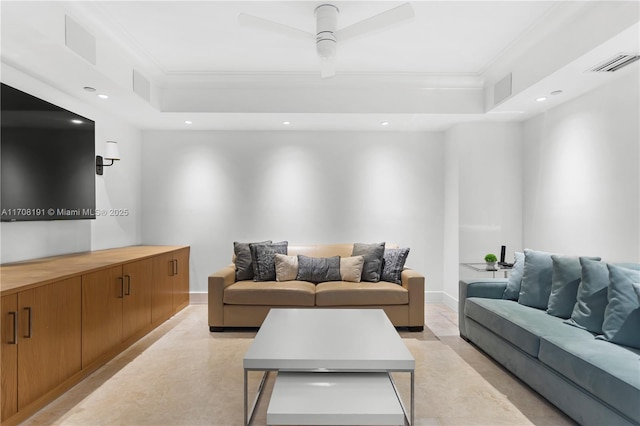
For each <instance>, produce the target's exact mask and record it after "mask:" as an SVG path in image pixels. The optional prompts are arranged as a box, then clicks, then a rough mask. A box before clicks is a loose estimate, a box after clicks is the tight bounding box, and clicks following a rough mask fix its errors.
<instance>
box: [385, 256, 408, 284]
mask: <svg viewBox="0 0 640 426" xmlns="http://www.w3.org/2000/svg"><path fill="white" fill-rule="evenodd" d="M407 256H409V249H408V248H397V249H389V248H388V249H385V251H384V255H383V257H382V278H381V281H388V282H390V283H396V284H402V279H401V275H402V270H403V269H404V264H405V262H406V261H407Z"/></svg>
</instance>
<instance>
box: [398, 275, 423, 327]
mask: <svg viewBox="0 0 640 426" xmlns="http://www.w3.org/2000/svg"><path fill="white" fill-rule="evenodd" d="M400 279H401V281H402V287H404V288H406V289H407V290H408V291H409V327H411V328H414V329H416V330H418V329H422V328H423V327H424V275H422V274H421V273H419V272H416V271H414V270H413V269H409V268H405V269H404V270H403V271H402V274H401V275H400Z"/></svg>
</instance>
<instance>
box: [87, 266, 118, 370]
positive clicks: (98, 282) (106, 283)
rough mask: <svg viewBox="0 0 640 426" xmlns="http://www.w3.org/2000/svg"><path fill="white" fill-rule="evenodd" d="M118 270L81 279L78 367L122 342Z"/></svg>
mask: <svg viewBox="0 0 640 426" xmlns="http://www.w3.org/2000/svg"><path fill="white" fill-rule="evenodd" d="M123 298H124V278H123V276H122V266H116V267H113V268H109V269H104V270H101V271H97V272H92V273H90V274H86V275H83V276H82V366H83V367H86V366H88V365H89V364H91V363H92V362H93V361H95V360H96V359H97V358H98V357H100V355H102V354H104V353H106V352H108V351H109V350H110V349H112V348H114V347H115V346H117V345H118V344H120V343H121V342H122V300H123Z"/></svg>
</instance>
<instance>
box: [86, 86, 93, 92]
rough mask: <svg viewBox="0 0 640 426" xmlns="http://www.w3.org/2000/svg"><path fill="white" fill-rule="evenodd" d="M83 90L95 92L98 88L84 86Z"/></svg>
mask: <svg viewBox="0 0 640 426" xmlns="http://www.w3.org/2000/svg"><path fill="white" fill-rule="evenodd" d="M83 89H84V90H86V91H87V92H95V91H96V88H95V87H91V86H84V87H83Z"/></svg>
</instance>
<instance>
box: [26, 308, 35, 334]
mask: <svg viewBox="0 0 640 426" xmlns="http://www.w3.org/2000/svg"><path fill="white" fill-rule="evenodd" d="M24 310H25V311H27V312H28V313H29V314H28V315H27V320H28V321H29V328H28V330H27V332H28V333H27V335H26V336H24V338H25V339H31V337H32V336H33V321H32V318H31V307H30V306H28V307H26V308H24Z"/></svg>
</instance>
